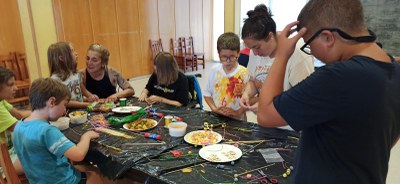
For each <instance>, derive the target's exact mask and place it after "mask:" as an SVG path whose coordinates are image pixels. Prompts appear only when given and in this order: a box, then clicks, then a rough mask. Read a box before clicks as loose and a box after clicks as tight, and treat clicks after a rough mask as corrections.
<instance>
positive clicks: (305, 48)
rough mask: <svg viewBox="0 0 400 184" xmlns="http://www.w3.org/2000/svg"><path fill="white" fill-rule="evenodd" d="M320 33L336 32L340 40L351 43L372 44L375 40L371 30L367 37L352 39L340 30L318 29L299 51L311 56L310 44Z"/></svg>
mask: <svg viewBox="0 0 400 184" xmlns="http://www.w3.org/2000/svg"><path fill="white" fill-rule="evenodd" d="M322 31H330V32H337V33H338V34H339V35H340V36H341V37H342V38H344V39H346V40H352V41H356V42H373V41H375V40H376V35H375V33H374V32H372V31H371V30H368V32H369V34H370V35H369V36H359V37H352V36H350V35H349V34H347V33H345V32H343V31H342V30H340V29H337V28H323V29H320V30H319V31H317V32H316V33H315V34H314V35H313V36H312V37H311V38H310V39H309V40H308V41H307V42H306V43H305V44H304V45H303V46H302V47H301V48H300V50H301V51H303V52H304V53H306V54H308V55H311V48H310V44H311V42H312V41H313V40H315V38H317V37H318V36H319V34H321V32H322Z"/></svg>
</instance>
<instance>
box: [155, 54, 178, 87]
mask: <svg viewBox="0 0 400 184" xmlns="http://www.w3.org/2000/svg"><path fill="white" fill-rule="evenodd" d="M154 65H155V66H156V74H157V83H158V84H159V85H160V84H162V85H170V84H172V83H174V82H175V81H176V80H177V79H178V74H179V67H178V64H177V63H176V61H175V58H174V56H172V55H171V54H170V53H168V52H160V53H158V54H157V55H156V57H155V58H154Z"/></svg>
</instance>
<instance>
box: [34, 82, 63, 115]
mask: <svg viewBox="0 0 400 184" xmlns="http://www.w3.org/2000/svg"><path fill="white" fill-rule="evenodd" d="M50 97H54V98H56V104H59V103H60V102H61V101H63V100H65V99H66V100H68V101H69V99H70V98H71V93H70V91H69V90H68V88H67V86H66V85H64V84H63V83H61V82H60V81H58V80H56V79H52V78H39V79H36V80H35V81H33V83H32V86H31V88H30V90H29V101H30V103H31V107H32V111H33V110H37V109H42V108H44V107H46V102H47V100H49V98H50Z"/></svg>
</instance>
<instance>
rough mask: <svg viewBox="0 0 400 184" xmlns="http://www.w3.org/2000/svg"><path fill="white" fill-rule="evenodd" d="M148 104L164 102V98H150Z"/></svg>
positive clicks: (155, 96) (152, 96)
mask: <svg viewBox="0 0 400 184" xmlns="http://www.w3.org/2000/svg"><path fill="white" fill-rule="evenodd" d="M146 101H147V103H149V104H154V103H156V102H162V98H161V97H159V96H157V95H151V96H150V97H149V98H147V99H146Z"/></svg>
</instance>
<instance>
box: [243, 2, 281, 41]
mask: <svg viewBox="0 0 400 184" xmlns="http://www.w3.org/2000/svg"><path fill="white" fill-rule="evenodd" d="M247 16H249V18H247V19H245V20H244V25H243V28H242V39H245V38H253V39H255V40H262V39H266V38H268V35H269V33H270V32H272V33H273V34H274V35H276V24H275V21H274V19H272V13H271V10H269V9H268V8H267V7H266V6H265V5H264V4H259V5H257V6H256V7H255V8H254V10H250V11H248V12H247Z"/></svg>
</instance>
